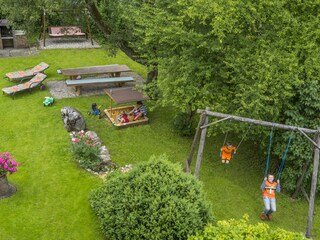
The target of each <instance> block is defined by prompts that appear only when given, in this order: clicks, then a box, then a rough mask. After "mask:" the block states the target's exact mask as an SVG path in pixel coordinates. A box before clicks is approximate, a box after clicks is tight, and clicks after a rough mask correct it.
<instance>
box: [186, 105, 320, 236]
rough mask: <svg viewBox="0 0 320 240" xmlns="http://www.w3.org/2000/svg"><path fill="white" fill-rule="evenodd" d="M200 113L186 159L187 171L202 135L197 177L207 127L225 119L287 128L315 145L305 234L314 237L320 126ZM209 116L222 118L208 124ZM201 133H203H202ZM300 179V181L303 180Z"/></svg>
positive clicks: (196, 171) (197, 175) (200, 111)
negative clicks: (310, 126) (313, 225)
mask: <svg viewBox="0 0 320 240" xmlns="http://www.w3.org/2000/svg"><path fill="white" fill-rule="evenodd" d="M197 112H198V113H200V114H201V117H200V120H199V123H198V127H197V130H196V134H195V136H194V139H193V142H192V146H191V150H190V153H189V156H188V158H187V159H186V160H185V172H190V166H191V162H192V158H193V155H194V152H195V149H196V145H197V142H198V138H199V135H200V142H199V148H198V154H197V162H196V168H195V172H194V176H195V177H197V178H198V177H199V171H200V165H201V160H202V154H203V149H204V144H205V139H206V134H207V128H208V127H209V126H212V125H214V124H216V123H219V122H222V121H225V120H232V121H238V122H247V123H251V124H255V125H261V126H266V127H273V128H279V129H285V130H291V131H296V132H299V133H301V134H302V135H303V136H304V137H305V138H306V139H307V140H308V141H309V142H311V143H312V145H313V149H312V150H313V151H314V157H313V172H312V180H311V189H310V196H309V201H308V202H309V210H308V222H307V230H306V234H305V236H306V237H307V238H311V237H312V220H313V215H314V202H315V197H316V189H317V178H318V171H319V153H320V128H319V127H318V128H317V129H316V130H315V129H308V128H302V127H297V126H291V125H285V124H279V123H273V122H267V121H262V120H256V119H251V118H245V117H239V116H234V115H229V114H224V113H219V112H211V111H210V108H208V107H207V108H206V109H205V110H200V109H198V111H197ZM208 116H212V117H216V118H220V120H218V121H215V122H212V123H209V124H208ZM200 133H201V134H200ZM307 134H314V139H315V140H312V138H310V137H309V136H308V135H307ZM301 177H302V178H303V175H302V176H301ZM301 177H300V179H299V180H298V182H300V181H301V182H302V180H301ZM301 189H302V191H303V194H304V195H306V193H305V190H304V189H303V188H302V187H301Z"/></svg>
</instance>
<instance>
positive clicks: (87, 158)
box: [70, 131, 100, 169]
mask: <svg viewBox="0 0 320 240" xmlns="http://www.w3.org/2000/svg"><path fill="white" fill-rule="evenodd" d="M70 135H71V140H72V145H71V151H72V153H73V155H74V156H75V158H76V159H77V160H78V161H79V163H80V166H81V167H84V168H90V169H93V168H95V166H97V165H99V164H100V157H99V153H100V151H99V147H100V146H99V145H98V144H97V143H95V142H94V140H93V139H92V138H91V137H90V136H87V135H86V134H85V132H84V131H79V132H72V133H71V134H70Z"/></svg>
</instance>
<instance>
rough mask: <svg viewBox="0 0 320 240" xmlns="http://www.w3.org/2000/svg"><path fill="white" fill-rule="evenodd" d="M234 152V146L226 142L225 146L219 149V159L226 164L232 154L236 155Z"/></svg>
mask: <svg viewBox="0 0 320 240" xmlns="http://www.w3.org/2000/svg"><path fill="white" fill-rule="evenodd" d="M236 150H237V149H236V147H235V146H232V144H231V143H229V142H227V144H226V145H225V146H223V147H222V148H221V149H220V157H221V160H222V163H227V164H228V163H229V162H230V160H231V158H232V156H233V154H235V153H236Z"/></svg>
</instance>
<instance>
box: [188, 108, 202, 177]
mask: <svg viewBox="0 0 320 240" xmlns="http://www.w3.org/2000/svg"><path fill="white" fill-rule="evenodd" d="M205 117H206V114H205V113H202V114H201V116H200V119H199V123H198V127H197V131H196V134H195V135H194V138H193V142H192V145H191V150H190V153H189V156H188V158H187V159H186V161H185V167H184V170H183V171H184V172H186V173H188V172H190V166H191V162H192V158H193V154H194V151H195V149H196V145H197V141H198V138H199V135H200V127H201V126H202V125H203V123H204V120H205Z"/></svg>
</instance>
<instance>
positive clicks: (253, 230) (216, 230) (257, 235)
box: [188, 215, 306, 240]
mask: <svg viewBox="0 0 320 240" xmlns="http://www.w3.org/2000/svg"><path fill="white" fill-rule="evenodd" d="M248 219H249V217H248V215H244V217H243V218H242V219H240V220H235V219H231V220H228V221H218V223H217V225H216V226H213V225H212V224H209V225H207V226H206V227H205V229H204V231H203V232H201V233H198V234H197V235H196V236H191V237H189V238H188V240H209V239H210V240H215V239H219V240H222V239H239V240H241V239H263V240H269V239H270V240H277V239H278V240H298V239H306V238H305V237H304V236H302V234H300V233H295V232H289V231H286V230H283V229H280V228H277V229H271V228H270V227H269V225H267V224H265V223H257V224H255V225H251V224H248Z"/></svg>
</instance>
